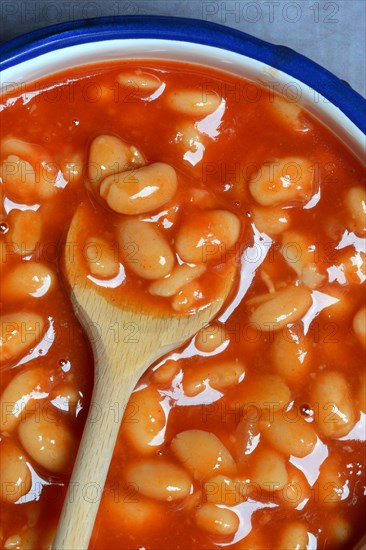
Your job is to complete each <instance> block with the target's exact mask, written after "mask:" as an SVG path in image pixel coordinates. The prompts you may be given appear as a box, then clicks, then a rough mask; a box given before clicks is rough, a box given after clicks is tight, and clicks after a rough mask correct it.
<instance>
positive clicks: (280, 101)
mask: <svg viewBox="0 0 366 550" xmlns="http://www.w3.org/2000/svg"><path fill="white" fill-rule="evenodd" d="M272 99H273V102H272V107H273V110H272V112H273V114H275V116H276V117H277V118H278V119H279V120H281V122H282V123H284V124H286V126H287V127H288V128H289V129H291V130H297V131H306V130H307V129H308V127H307V125H306V124H305V122H303V121H302V120H301V118H300V115H301V113H302V110H301V107H300V106H299V105H298V103H295V102H293V101H288V100H287V99H284V98H283V97H281V96H279V95H273V98H271V100H272Z"/></svg>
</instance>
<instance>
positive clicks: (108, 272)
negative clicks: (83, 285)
mask: <svg viewBox="0 0 366 550" xmlns="http://www.w3.org/2000/svg"><path fill="white" fill-rule="evenodd" d="M85 255H86V257H87V261H88V269H89V271H90V273H91V274H92V275H94V276H95V277H101V278H103V279H111V278H112V277H115V276H116V275H117V274H118V271H119V261H118V256H117V253H116V250H114V249H113V246H112V245H111V244H110V243H109V242H108V241H107V240H106V239H102V238H100V237H93V238H89V239H88V240H87V242H86V243H85Z"/></svg>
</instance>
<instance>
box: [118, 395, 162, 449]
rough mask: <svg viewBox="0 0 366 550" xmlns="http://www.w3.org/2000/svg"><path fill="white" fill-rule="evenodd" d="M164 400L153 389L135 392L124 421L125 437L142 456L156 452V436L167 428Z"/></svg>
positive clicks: (123, 430)
mask: <svg viewBox="0 0 366 550" xmlns="http://www.w3.org/2000/svg"><path fill="white" fill-rule="evenodd" d="M161 400H162V398H161V397H160V394H159V393H158V392H157V390H155V389H154V388H152V387H148V388H144V389H143V390H139V391H137V392H134V393H133V394H132V395H131V398H130V401H129V403H128V406H127V408H126V412H125V415H124V418H123V421H122V432H123V435H124V437H125V438H126V439H127V440H128V442H129V443H130V444H131V445H132V447H133V448H134V449H135V451H137V452H139V453H140V454H142V455H147V454H152V453H154V452H156V450H157V449H158V447H159V443H157V442H156V436H157V435H158V433H159V432H160V431H161V430H162V429H163V428H164V426H165V414H164V410H163V408H162V406H161V404H160V402H161Z"/></svg>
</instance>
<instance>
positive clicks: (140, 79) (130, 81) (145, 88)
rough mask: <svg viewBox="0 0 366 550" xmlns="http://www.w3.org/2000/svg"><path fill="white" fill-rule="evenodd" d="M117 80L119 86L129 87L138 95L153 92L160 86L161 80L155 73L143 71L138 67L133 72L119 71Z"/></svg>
mask: <svg viewBox="0 0 366 550" xmlns="http://www.w3.org/2000/svg"><path fill="white" fill-rule="evenodd" d="M117 82H118V83H119V84H120V85H121V86H126V87H127V88H131V89H132V90H133V91H134V92H135V94H136V96H139V95H140V94H141V93H142V94H145V93H147V92H148V93H152V92H155V91H156V90H157V89H158V88H159V87H160V86H161V81H160V79H159V78H158V77H157V76H156V75H153V74H150V73H146V72H143V71H141V70H140V69H138V70H136V71H135V72H123V73H120V74H119V75H118V77H117ZM135 94H134V97H135Z"/></svg>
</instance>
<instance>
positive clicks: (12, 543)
mask: <svg viewBox="0 0 366 550" xmlns="http://www.w3.org/2000/svg"><path fill="white" fill-rule="evenodd" d="M4 548H6V549H10V548H14V550H39V548H38V534H37V531H36V530H35V529H24V530H22V531H21V532H20V533H18V534H16V535H11V536H10V537H8V538H7V539H6V541H5V543H4Z"/></svg>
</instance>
